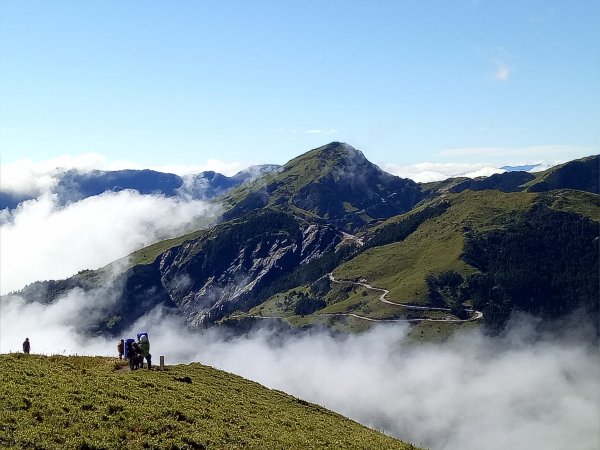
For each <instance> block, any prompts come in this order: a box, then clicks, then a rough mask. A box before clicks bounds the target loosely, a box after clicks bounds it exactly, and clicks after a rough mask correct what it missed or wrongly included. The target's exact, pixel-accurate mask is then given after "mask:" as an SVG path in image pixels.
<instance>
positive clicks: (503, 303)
mask: <svg viewBox="0 0 600 450" xmlns="http://www.w3.org/2000/svg"><path fill="white" fill-rule="evenodd" d="M599 163H600V159H599V156H598V155H596V156H591V157H588V158H583V159H580V160H576V161H571V162H569V163H566V164H563V165H561V166H557V167H554V168H552V169H550V170H547V171H544V172H539V173H535V174H531V173H528V172H519V171H516V172H515V171H513V172H510V171H509V172H505V173H503V174H497V175H493V176H491V177H486V178H477V179H465V178H455V179H450V180H445V181H442V182H438V183H427V184H417V183H415V182H413V181H411V180H408V179H402V178H399V177H396V176H393V175H390V174H388V173H386V172H384V171H382V170H381V169H380V168H379V167H377V166H376V165H374V164H372V163H370V162H369V161H368V160H367V159H366V158H365V157H364V155H363V154H362V153H361V152H360V151H358V150H356V149H354V148H353V147H351V146H350V145H348V144H344V143H339V142H333V143H330V144H328V145H325V146H323V147H319V148H317V149H314V150H311V151H309V152H307V153H305V154H303V155H301V156H299V157H297V158H295V159H293V160H291V161H289V162H288V163H287V164H285V165H284V166H283V167H280V168H278V167H274V166H268V167H267V168H263V169H260V171H262V174H261V175H260V176H258V177H254V179H253V180H249V179H248V178H250V179H251V178H252V177H251V176H248V178H246V182H240V183H238V184H237V186H235V187H232V186H231V185H228V186H227V187H225V183H221V184H219V186H222V187H221V188H219V189H222V191H221V192H223V191H224V190H225V189H229V190H228V191H227V193H226V194H224V195H222V196H221V197H220V198H219V201H220V203H221V204H222V205H224V207H225V213H224V215H223V217H222V219H221V222H220V223H219V224H218V225H216V226H214V227H212V228H210V229H206V230H198V231H195V232H193V233H190V234H187V235H185V236H181V237H179V238H176V239H171V240H168V241H161V242H157V243H156V244H153V245H151V246H149V247H146V248H143V249H140V250H139V251H137V252H135V253H133V254H132V255H130V256H129V257H128V258H126V259H124V260H121V261H120V262H119V264H112V265H109V266H107V267H106V268H104V269H100V270H96V271H83V272H80V273H79V274H77V275H75V276H73V277H71V278H69V279H67V280H60V281H47V282H38V283H34V284H32V285H30V286H28V287H26V288H25V289H23V290H22V291H21V292H20V295H22V296H24V297H25V298H27V299H28V300H30V301H34V300H35V301H41V302H53V301H55V300H56V299H57V298H59V297H60V296H61V295H63V294H64V293H66V292H67V291H68V290H69V289H72V288H74V287H78V288H81V289H83V290H84V291H90V292H92V291H94V290H95V289H99V288H100V287H102V286H104V287H106V286H107V285H108V286H109V287H110V289H111V291H112V292H116V294H115V295H116V301H115V303H114V305H113V306H111V307H110V308H109V309H107V310H106V311H103V314H102V317H103V318H102V319H101V320H99V321H98V322H97V323H96V324H95V325H94V327H92V328H91V329H88V330H87V331H89V332H94V333H102V334H107V335H117V336H118V335H119V334H120V333H121V332H122V331H123V330H124V329H125V328H127V327H128V326H130V325H131V324H132V322H133V321H134V320H135V319H136V318H139V317H140V316H141V315H143V314H144V313H146V312H148V311H149V310H150V309H152V308H154V307H156V306H158V305H163V307H164V308H165V309H166V310H169V311H171V312H173V313H176V314H183V315H184V316H185V318H186V320H187V323H188V324H189V326H191V327H201V326H202V327H204V326H214V325H220V326H227V327H231V328H233V329H235V330H238V331H240V332H243V331H244V330H245V329H247V328H248V327H251V326H252V325H253V324H254V323H256V322H260V323H265V321H268V322H271V323H273V324H276V325H277V326H281V327H283V328H284V329H295V328H296V329H297V328H304V327H326V328H329V329H331V330H339V331H344V332H347V331H361V330H364V329H366V328H368V327H370V326H372V325H373V324H375V323H377V322H379V321H382V322H394V321H395V322H407V323H410V324H412V325H413V327H412V328H411V334H412V335H413V336H414V337H415V338H418V339H436V338H439V337H441V336H444V335H447V334H448V333H450V332H452V331H453V330H455V329H457V328H459V327H463V326H474V325H475V326H477V325H478V324H479V325H481V326H484V327H485V328H486V329H487V330H489V331H492V332H496V331H498V330H501V329H502V327H503V326H504V324H505V323H506V321H507V319H508V317H509V316H510V314H511V313H512V312H513V311H526V312H529V313H532V314H535V315H537V316H539V317H541V318H556V317H561V316H564V315H565V314H569V313H572V312H574V311H579V312H580V314H582V315H583V316H585V317H588V318H591V322H592V323H594V324H595V326H597V324H598V320H597V319H598V317H597V316H598V310H599V308H598V298H599V286H598V283H599V281H598V271H599V268H598V255H599V236H598V230H599V222H600V195H599V187H598V182H599V170H598V169H599ZM134 175H139V173H136V174H134ZM134 178H135V177H134ZM215 178H218V177H216V174H215V175H213V176H212V178H211V176H208V177H207V176H205V175H203V178H201V179H200V184H202V183H203V182H204V181H203V180H206V179H208V180H214V179H215ZM75 179H76V180H78V181H77V183H74V184H76V187H74V188H73V189H72V191H71V192H86V193H90V194H91V195H93V194H92V193H93V192H97V191H98V190H100V189H102V188H104V187H106V186H112V189H116V188H117V187H116V186H117V185H116V184H115V183H114V182H107V184H104V185H102V184H100V183H92V185H93V186H94V188H92V187H88V185H87V184H86V183H85V182H84V181H83V180H85V179H82V178H77V177H75ZM101 179H102V180H106V179H107V176H104V177H101ZM121 179H122V178H121ZM153 179H154V180H162V184H160V183H158V181H155V184H153V185H143V184H142V183H141V182H140V183H139V184H136V185H135V186H136V189H143V190H145V191H149V192H152V189H153V188H154V187H156V186H157V185H160V186H161V189H162V190H163V191H164V192H165V195H168V193H169V192H171V193H174V192H175V191H177V190H180V189H181V188H182V186H183V182H182V184H180V185H178V184H177V180H176V179H175V178H172V177H164V178H161V177H159V176H158V175H154V174H153ZM156 183H158V184H156ZM130 185H133V181H131V183H130ZM65 186H68V184H65ZM215 186H216V184H215ZM119 188H120V186H119ZM216 190H217V188H213V191H211V192H216ZM140 192H142V191H140ZM198 195H199V194H198ZM115 271H117V272H118V274H117V275H116V277H115V276H114V272H115ZM109 274H110V275H109Z"/></svg>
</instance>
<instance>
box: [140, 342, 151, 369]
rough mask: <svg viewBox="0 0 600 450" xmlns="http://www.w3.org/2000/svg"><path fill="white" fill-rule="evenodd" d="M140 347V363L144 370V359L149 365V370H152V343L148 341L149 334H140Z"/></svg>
mask: <svg viewBox="0 0 600 450" xmlns="http://www.w3.org/2000/svg"><path fill="white" fill-rule="evenodd" d="M138 347H139V349H140V363H141V367H142V369H143V368H144V358H146V362H147V363H148V370H150V369H151V368H152V355H151V354H150V341H149V340H148V334H147V333H140V334H138Z"/></svg>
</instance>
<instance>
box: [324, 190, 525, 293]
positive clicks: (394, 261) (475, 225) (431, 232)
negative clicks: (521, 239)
mask: <svg viewBox="0 0 600 450" xmlns="http://www.w3.org/2000/svg"><path fill="white" fill-rule="evenodd" d="M535 197H536V195H535V194H523V193H519V194H503V193H501V192H497V191H480V192H472V191H465V192H463V193H461V194H448V195H447V196H446V198H447V199H449V200H450V201H451V202H452V206H451V207H450V208H449V209H448V210H447V211H446V212H445V213H444V214H442V215H441V216H440V217H437V218H435V219H431V220H428V221H426V222H425V223H423V224H422V225H421V226H420V227H419V228H418V229H417V230H416V231H415V232H414V233H413V234H411V235H410V236H409V237H408V238H406V239H405V240H404V241H402V242H395V243H393V244H389V245H385V246H382V247H376V248H372V249H370V250H367V251H366V252H365V253H362V254H360V255H358V256H357V257H356V258H354V259H352V260H351V261H348V262H347V263H345V264H343V265H342V266H340V267H338V269H336V271H335V272H334V273H335V276H336V277H338V278H340V279H356V278H366V279H367V280H369V282H370V283H371V284H372V285H373V286H378V287H383V288H386V289H389V290H390V295H389V298H390V299H392V300H395V301H400V302H414V303H425V302H426V300H427V286H426V283H425V277H426V276H427V274H428V273H432V272H439V271H443V270H448V269H452V270H456V271H457V272H460V273H463V274H468V273H471V272H473V270H474V269H473V268H471V267H470V266H468V265H467V264H465V263H464V262H463V261H462V260H461V259H460V255H461V253H462V250H463V246H464V239H465V238H464V233H465V231H467V230H468V229H477V230H479V231H482V230H486V229H491V228H496V227H499V226H502V224H505V223H507V221H510V217H511V215H512V213H513V212H515V211H519V210H522V209H525V208H527V207H528V206H529V205H530V204H531V202H532V201H533V200H534V199H535Z"/></svg>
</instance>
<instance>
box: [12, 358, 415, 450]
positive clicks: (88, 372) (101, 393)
mask: <svg viewBox="0 0 600 450" xmlns="http://www.w3.org/2000/svg"><path fill="white" fill-rule="evenodd" d="M0 371H1V373H2V377H1V380H0V386H1V389H0V405H1V412H0V447H1V448H15V449H16V448H46V449H63V448H81V449H83V448H97V449H100V448H106V449H117V448H129V449H141V448H156V449H164V448H174V449H175V448H181V449H184V448H190V449H193V448H206V449H210V448H256V449H269V448H281V449H283V448H286V449H287V448H315V449H317V448H332V449H333V448H364V449H367V448H389V449H391V448H411V446H410V445H408V444H404V443H402V442H400V441H397V440H394V439H392V438H390V437H387V436H385V435H383V434H380V433H378V432H376V431H374V430H371V429H368V428H366V427H364V426H362V425H360V424H358V423H356V422H353V421H351V420H349V419H347V418H345V417H343V416H340V415H339V414H335V413H333V412H331V411H328V410H326V409H324V408H322V407H320V406H317V405H314V404H311V403H308V402H305V401H303V400H299V399H297V398H294V397H291V396H289V395H286V394H284V393H282V392H279V391H274V390H270V389H267V388H265V387H263V386H261V385H259V384H257V383H254V382H251V381H248V380H245V379H243V378H241V377H238V376H235V375H231V374H228V373H226V372H222V371H219V370H216V369H213V368H210V367H207V366H203V365H201V364H197V363H195V364H190V365H178V366H170V367H168V370H167V371H162V372H161V371H155V370H152V371H148V370H138V371H133V372H131V371H129V370H128V369H127V368H125V364H124V362H122V361H119V360H116V359H114V358H105V357H81V356H40V355H23V354H8V355H1V356H0Z"/></svg>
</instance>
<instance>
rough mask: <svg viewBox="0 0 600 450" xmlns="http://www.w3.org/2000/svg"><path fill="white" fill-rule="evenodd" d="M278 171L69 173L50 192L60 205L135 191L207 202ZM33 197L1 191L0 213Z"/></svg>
mask: <svg viewBox="0 0 600 450" xmlns="http://www.w3.org/2000/svg"><path fill="white" fill-rule="evenodd" d="M278 169H279V166H277V165H274V164H265V165H261V166H252V167H249V168H247V169H245V170H242V171H240V172H238V173H237V174H235V175H233V176H232V177H228V176H225V175H222V174H220V173H217V172H213V171H207V172H201V173H199V174H194V175H186V176H179V175H175V174H172V173H163V172H156V171H154V170H116V171H103V170H93V171H80V170H68V171H66V172H64V173H63V174H61V175H59V176H58V183H57V184H56V186H55V187H54V188H53V189H52V192H53V193H55V194H57V196H58V203H59V205H62V206H64V205H67V204H69V203H72V202H76V201H78V200H82V199H84V198H87V197H92V196H94V195H100V194H102V193H104V192H118V191H122V190H126V189H130V190H133V191H137V192H139V193H140V194H161V195H164V196H167V197H175V196H178V195H180V196H186V197H187V198H193V199H199V200H210V199H212V198H214V197H216V196H218V195H221V194H223V193H225V192H227V191H228V190H229V189H232V188H234V187H236V186H239V185H241V184H243V183H246V182H249V181H252V180H254V179H256V178H258V177H260V176H262V175H264V174H266V173H269V172H271V171H276V170H278ZM32 198H33V197H31V196H27V195H19V194H16V193H13V192H10V191H6V190H4V191H0V210H2V209H6V208H8V209H14V208H16V207H17V205H18V204H19V203H21V202H23V201H25V200H31V199H32Z"/></svg>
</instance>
